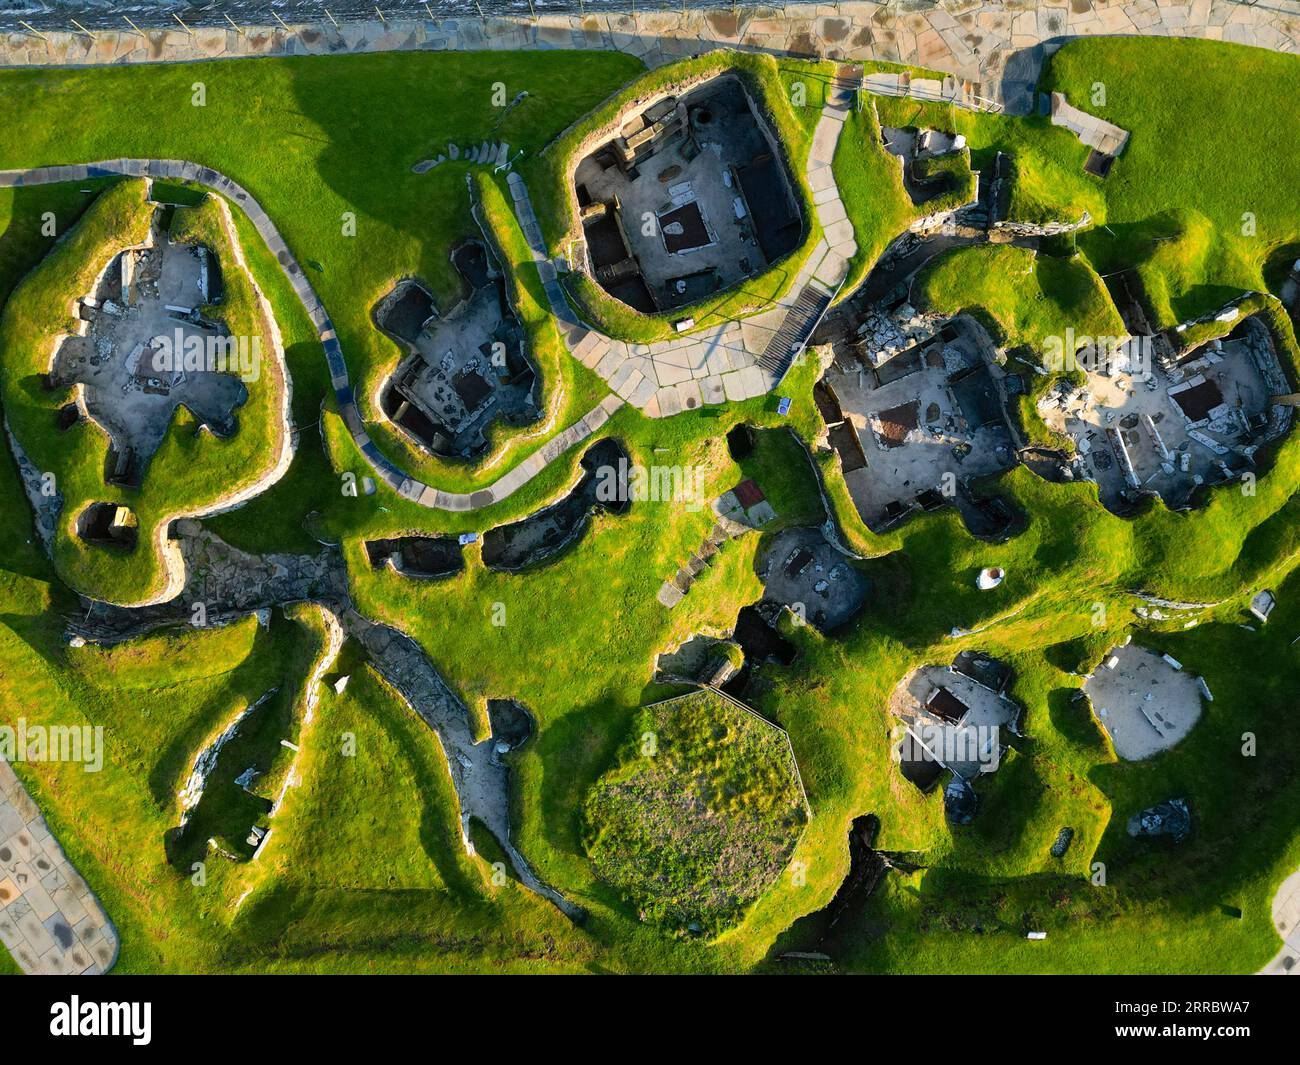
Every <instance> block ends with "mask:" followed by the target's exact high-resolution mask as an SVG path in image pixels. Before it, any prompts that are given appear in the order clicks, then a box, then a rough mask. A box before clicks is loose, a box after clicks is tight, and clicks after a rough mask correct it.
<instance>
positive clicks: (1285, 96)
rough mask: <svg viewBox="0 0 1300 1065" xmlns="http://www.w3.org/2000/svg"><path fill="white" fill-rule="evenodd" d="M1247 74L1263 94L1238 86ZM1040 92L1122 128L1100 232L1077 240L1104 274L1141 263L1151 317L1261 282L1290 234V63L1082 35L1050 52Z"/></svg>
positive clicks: (1296, 89)
mask: <svg viewBox="0 0 1300 1065" xmlns="http://www.w3.org/2000/svg"><path fill="white" fill-rule="evenodd" d="M1247 79H1248V80H1249V84H1251V85H1252V86H1257V87H1259V90H1260V91H1252V92H1245V91H1242V86H1243V85H1244V84H1246V82H1247ZM1097 83H1100V84H1102V85H1104V86H1105V90H1106V94H1105V102H1104V103H1103V104H1101V105H1100V106H1094V105H1093V104H1092V103H1091V99H1092V86H1093V85H1094V84H1097ZM1173 86H1176V87H1177V88H1176V91H1174V90H1173V89H1172V87H1173ZM1044 87H1046V88H1050V89H1054V90H1057V91H1061V92H1064V93H1066V95H1067V96H1068V97H1069V98H1070V100H1071V102H1072V103H1074V104H1075V105H1077V106H1079V107H1082V108H1084V109H1085V110H1087V111H1089V112H1090V113H1093V114H1096V115H1099V116H1100V117H1102V118H1104V119H1107V120H1108V121H1111V122H1114V123H1116V124H1117V125H1119V126H1122V127H1123V128H1125V129H1128V130H1130V131H1132V134H1133V135H1132V136H1131V137H1130V138H1129V142H1128V146H1127V147H1126V149H1125V151H1124V154H1123V155H1122V156H1121V157H1120V158H1119V160H1118V161H1117V162H1116V163H1115V165H1114V167H1113V168H1112V170H1111V172H1110V176H1109V177H1108V178H1107V179H1106V181H1105V182H1104V183H1102V184H1101V185H1100V192H1101V194H1102V196H1103V197H1104V198H1105V204H1106V210H1105V222H1106V223H1107V224H1106V227H1105V228H1103V229H1099V230H1096V231H1094V232H1093V233H1092V234H1090V235H1089V236H1088V237H1087V238H1086V239H1085V240H1083V241H1082V244H1083V246H1084V247H1085V248H1086V250H1087V252H1088V254H1089V256H1090V257H1091V258H1092V259H1093V261H1094V262H1095V263H1097V265H1098V268H1099V269H1101V270H1102V271H1103V272H1105V271H1108V270H1110V269H1113V268H1114V265H1115V264H1120V263H1122V264H1125V265H1132V266H1136V267H1137V268H1138V271H1139V273H1140V275H1141V276H1142V279H1143V282H1144V283H1145V287H1146V289H1147V294H1148V300H1149V302H1150V304H1151V307H1152V309H1153V311H1154V312H1155V314H1156V317H1157V318H1158V320H1159V322H1160V324H1163V325H1172V324H1174V323H1175V322H1177V321H1182V320H1185V319H1188V318H1193V317H1196V316H1198V315H1200V314H1203V313H1205V312H1207V311H1210V310H1214V309H1216V308H1217V307H1219V306H1220V305H1222V303H1223V302H1224V300H1225V299H1227V298H1229V297H1230V296H1232V295H1233V294H1234V293H1236V292H1238V291H1241V290H1243V289H1262V288H1264V287H1265V283H1264V271H1265V268H1266V266H1267V264H1268V262H1269V260H1270V257H1271V255H1272V254H1273V253H1274V252H1275V251H1277V250H1279V249H1283V248H1286V247H1288V246H1290V245H1294V244H1295V243H1296V242H1297V240H1300V185H1297V182H1296V181H1295V152H1294V150H1293V147H1292V146H1293V145H1294V144H1295V143H1296V140H1297V138H1298V137H1300V113H1297V111H1296V109H1295V108H1294V107H1287V106H1279V102H1280V101H1284V100H1293V99H1295V98H1296V95H1297V93H1300V65H1298V64H1297V63H1296V61H1295V59H1294V57H1292V56H1286V55H1279V54H1277V53H1275V52H1269V51H1264V50H1260V49H1256V48H1246V47H1244V46H1241V45H1230V44H1217V43H1213V42H1209V41H1197V40H1187V41H1182V40H1166V39H1161V40H1158V41H1149V42H1148V41H1140V40H1138V39H1136V38H1122V39H1109V38H1108V39H1105V40H1102V39H1096V40H1085V41H1078V42H1075V43H1072V44H1071V45H1070V46H1069V47H1067V48H1064V49H1062V50H1061V51H1060V52H1058V53H1057V54H1056V55H1055V56H1053V57H1052V59H1051V61H1050V64H1049V66H1048V69H1047V71H1046V73H1045V78H1044ZM1225 130H1231V131H1232V139H1231V142H1230V144H1225V142H1224V140H1223V134H1224V131H1225ZM1094 214H1095V212H1094ZM1248 216H1249V217H1248ZM1252 222H1253V225H1252V224H1251V223H1252ZM1252 230H1253V231H1252ZM1171 237H1172V238H1173V239H1172V240H1171V239H1170V238H1171Z"/></svg>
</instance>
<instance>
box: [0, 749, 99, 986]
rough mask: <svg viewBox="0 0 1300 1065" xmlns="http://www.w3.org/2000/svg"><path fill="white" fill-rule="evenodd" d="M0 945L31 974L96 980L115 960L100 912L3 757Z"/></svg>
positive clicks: (0, 765) (0, 771)
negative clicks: (81, 977) (96, 976)
mask: <svg viewBox="0 0 1300 1065" xmlns="http://www.w3.org/2000/svg"><path fill="white" fill-rule="evenodd" d="M0 943H3V944H4V945H5V946H6V947H7V948H8V949H9V953H10V954H12V955H13V958H14V961H16V962H17V963H18V966H19V968H21V969H22V970H23V972H25V973H29V974H33V975H42V976H43V975H55V976H75V975H82V974H85V975H97V974H99V973H106V972H108V970H109V969H111V968H112V967H113V963H114V962H115V961H116V960H117V946H118V940H117V932H116V930H115V929H114V928H113V925H112V922H111V921H109V919H108V915H107V914H106V913H105V912H104V908H103V907H102V906H100V904H99V900H98V899H96V898H95V896H94V894H93V893H92V892H91V890H90V888H89V887H88V886H87V884H86V882H85V881H84V880H82V879H81V876H80V875H79V874H78V873H77V870H76V869H75V868H73V865H72V863H71V862H70V861H68V858H67V855H65V854H64V853H63V848H62V847H60V846H59V841H58V840H57V839H55V838H54V836H53V835H51V834H50V827H49V825H47V824H46V823H45V818H43V817H42V816H41V812H40V810H39V809H37V806H36V803H35V802H34V801H33V800H32V797H31V795H30V794H29V793H28V791H27V789H26V788H25V787H23V784H22V781H20V780H19V779H18V777H17V775H16V774H15V773H14V770H13V766H11V765H10V764H9V763H8V762H6V761H4V760H2V759H0Z"/></svg>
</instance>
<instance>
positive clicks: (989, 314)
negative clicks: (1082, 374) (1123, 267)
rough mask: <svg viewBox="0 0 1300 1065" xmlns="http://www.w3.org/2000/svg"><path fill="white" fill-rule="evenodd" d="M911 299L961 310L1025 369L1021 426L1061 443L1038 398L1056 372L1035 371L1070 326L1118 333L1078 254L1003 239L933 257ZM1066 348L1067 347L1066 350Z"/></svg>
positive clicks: (1105, 295) (1079, 336) (1032, 436)
mask: <svg viewBox="0 0 1300 1065" xmlns="http://www.w3.org/2000/svg"><path fill="white" fill-rule="evenodd" d="M913 299H914V300H915V301H916V303H917V306H918V307H920V308H922V309H924V310H930V311H936V312H938V313H941V314H957V313H959V312H967V313H970V314H972V315H973V316H974V317H976V318H977V319H979V321H980V322H981V323H982V324H983V325H984V326H985V327H986V328H987V329H988V330H989V331H990V333H991V334H992V336H993V339H994V340H995V341H996V342H997V343H998V344H1000V345H1002V346H1004V347H1006V348H1009V349H1013V350H1014V351H1015V353H1016V356H1017V358H1016V363H1017V364H1018V365H1019V366H1020V368H1022V369H1025V370H1029V371H1030V372H1029V374H1028V376H1029V377H1030V388H1029V389H1028V390H1027V391H1026V392H1025V393H1024V394H1023V395H1021V396H1019V397H1018V411H1017V413H1018V415H1019V419H1020V424H1021V427H1022V428H1023V429H1024V431H1025V433H1026V435H1027V437H1028V438H1029V440H1030V441H1031V442H1033V443H1037V444H1041V445H1044V446H1047V447H1059V446H1062V443H1063V442H1062V441H1061V440H1060V439H1058V437H1057V434H1055V433H1053V432H1052V431H1051V430H1050V429H1048V428H1047V426H1046V425H1044V424H1043V420H1042V417H1041V416H1040V415H1039V413H1038V409H1037V406H1036V404H1037V401H1038V398H1039V397H1040V396H1041V395H1042V394H1043V393H1044V392H1045V391H1046V390H1047V389H1048V388H1049V387H1051V385H1052V383H1053V382H1054V381H1055V380H1056V379H1057V378H1058V377H1060V376H1061V373H1060V372H1057V371H1054V372H1051V373H1047V374H1040V373H1037V372H1036V371H1038V370H1042V369H1044V368H1045V366H1047V365H1048V364H1049V359H1048V356H1049V355H1050V354H1052V352H1053V351H1054V352H1056V353H1057V354H1060V353H1061V352H1064V346H1065V345H1066V343H1067V338H1068V337H1069V336H1070V335H1071V334H1072V335H1073V336H1074V337H1075V338H1076V346H1077V344H1081V343H1085V342H1086V340H1085V338H1089V337H1094V338H1095V337H1122V336H1125V335H1126V331H1125V329H1124V323H1123V321H1122V320H1121V319H1120V316H1119V312H1118V311H1117V310H1116V309H1115V305H1114V303H1113V302H1112V301H1111V298H1110V293H1109V292H1107V291H1106V286H1105V284H1104V283H1103V282H1102V280H1101V278H1100V277H1098V276H1097V272H1096V271H1095V270H1093V268H1092V266H1091V264H1089V262H1088V261H1087V259H1085V258H1084V257H1083V256H1074V257H1071V258H1065V259H1058V258H1053V257H1052V256H1049V255H1045V254H1037V255H1036V254H1035V253H1034V252H1032V251H1030V250H1029V249H1027V248H1020V247H1014V246H1012V245H1007V244H997V245H995V244H982V245H978V246H975V247H970V248H961V249H959V250H957V251H953V252H948V253H947V254H945V255H943V256H940V257H939V258H937V259H934V260H932V261H931V262H930V263H929V264H928V265H927V266H926V267H925V268H924V270H922V272H921V273H920V275H918V277H917V279H916V281H915V284H914V286H913ZM1068 354H1071V355H1072V354H1073V352H1070V353H1068Z"/></svg>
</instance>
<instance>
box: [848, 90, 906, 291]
mask: <svg viewBox="0 0 1300 1065" xmlns="http://www.w3.org/2000/svg"><path fill="white" fill-rule="evenodd" d="M834 167H835V184H836V185H837V186H838V188H839V190H840V199H841V200H843V202H844V209H845V211H846V212H848V216H849V217H850V218H851V219H852V220H853V236H854V239H855V240H856V241H857V245H858V250H857V253H856V254H855V255H854V256H853V258H852V260H850V262H849V272H848V275H847V276H846V277H845V280H844V288H843V289H842V290H841V291H842V292H843V293H844V294H845V295H847V294H849V293H851V292H853V290H854V289H856V288H857V287H858V285H860V284H861V283H862V281H863V280H864V279H865V278H866V276H867V272H868V271H869V270H870V269H871V267H872V266H873V265H874V264H875V262H876V260H877V259H879V258H880V254H881V252H883V251H884V250H885V248H887V247H888V246H889V244H890V242H891V241H892V240H894V239H895V238H896V237H897V236H898V235H899V234H900V233H902V232H903V231H904V230H905V229H906V228H907V227H908V225H909V224H910V223H911V222H912V220H913V219H914V218H915V217H916V216H917V215H918V214H920V211H919V210H918V209H917V208H914V207H913V206H912V201H911V198H910V197H909V196H908V195H907V192H906V190H905V189H904V188H903V170H902V167H901V166H899V160H898V158H897V157H896V156H893V155H890V154H889V152H887V151H885V147H884V145H883V144H881V142H880V125H879V123H878V122H877V121H876V116H875V113H874V112H873V111H872V110H871V109H870V108H863V109H862V110H857V111H852V112H850V113H849V117H848V118H847V119H846V120H845V122H844V130H843V132H841V133H840V139H839V143H838V144H836V146H835V162H834Z"/></svg>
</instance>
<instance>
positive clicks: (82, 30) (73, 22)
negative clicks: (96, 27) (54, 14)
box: [68, 17, 95, 41]
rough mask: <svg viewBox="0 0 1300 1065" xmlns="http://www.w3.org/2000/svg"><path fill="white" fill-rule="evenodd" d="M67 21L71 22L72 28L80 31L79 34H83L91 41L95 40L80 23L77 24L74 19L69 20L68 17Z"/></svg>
mask: <svg viewBox="0 0 1300 1065" xmlns="http://www.w3.org/2000/svg"><path fill="white" fill-rule="evenodd" d="M68 21H69V22H71V23H72V24H73V25H74V26H76V27H77V29H78V31H80V32H81V33H84V34H85V35H86V36H87V37H89V38H90V39H91V40H92V41H93V40H94V39H95V35H94V34H93V33H91V32H90V30H88V29H86V27H85V26H83V25H82V24H81V23H80V22H78V21H77V20H76V19H75V18H71V17H69V18H68Z"/></svg>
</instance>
